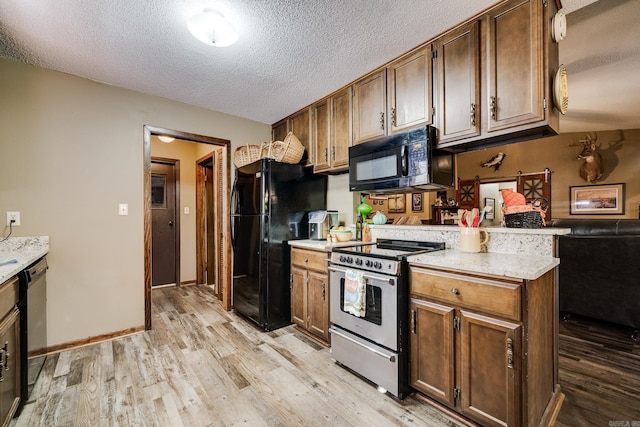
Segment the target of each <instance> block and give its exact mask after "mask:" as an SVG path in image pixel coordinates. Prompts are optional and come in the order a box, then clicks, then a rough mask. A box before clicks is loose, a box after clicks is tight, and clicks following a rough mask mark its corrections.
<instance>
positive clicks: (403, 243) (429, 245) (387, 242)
mask: <svg viewBox="0 0 640 427" xmlns="http://www.w3.org/2000/svg"><path fill="white" fill-rule="evenodd" d="M444 247H445V245H444V242H420V241H412V240H396V239H380V240H378V241H377V242H376V243H368V244H364V245H358V246H343V247H336V248H334V249H333V252H338V253H344V254H353V255H362V256H370V257H373V258H383V259H395V260H398V261H399V260H402V259H404V258H406V257H407V256H410V255H417V254H421V253H424V252H431V251H439V250H442V249H444Z"/></svg>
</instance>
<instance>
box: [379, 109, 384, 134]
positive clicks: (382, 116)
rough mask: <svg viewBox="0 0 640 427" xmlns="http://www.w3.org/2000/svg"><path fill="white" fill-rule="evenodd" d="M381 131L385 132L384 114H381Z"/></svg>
mask: <svg viewBox="0 0 640 427" xmlns="http://www.w3.org/2000/svg"><path fill="white" fill-rule="evenodd" d="M380 129H382V130H384V113H380Z"/></svg>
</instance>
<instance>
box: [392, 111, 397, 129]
mask: <svg viewBox="0 0 640 427" xmlns="http://www.w3.org/2000/svg"><path fill="white" fill-rule="evenodd" d="M391 123H393V125H394V126H398V124H397V123H396V109H395V108H392V109H391Z"/></svg>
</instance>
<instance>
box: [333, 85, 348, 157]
mask: <svg viewBox="0 0 640 427" xmlns="http://www.w3.org/2000/svg"><path fill="white" fill-rule="evenodd" d="M352 111H353V110H352V103H351V86H349V87H348V88H346V89H343V90H341V91H340V92H337V93H336V94H335V95H333V96H332V97H331V153H330V156H331V166H332V168H333V169H336V168H342V167H345V166H349V147H351V142H352V140H353V133H352V131H351V122H352Z"/></svg>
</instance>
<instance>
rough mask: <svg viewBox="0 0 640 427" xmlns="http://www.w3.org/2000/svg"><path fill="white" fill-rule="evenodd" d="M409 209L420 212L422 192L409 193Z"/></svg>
mask: <svg viewBox="0 0 640 427" xmlns="http://www.w3.org/2000/svg"><path fill="white" fill-rule="evenodd" d="M411 210H412V211H413V212H422V193H411Z"/></svg>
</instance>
